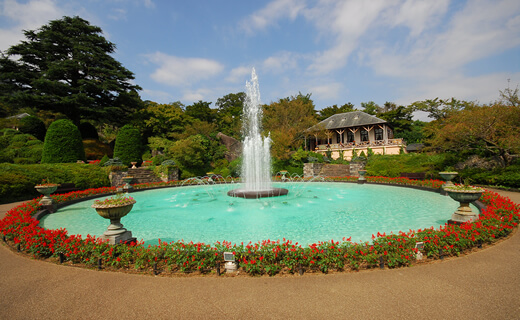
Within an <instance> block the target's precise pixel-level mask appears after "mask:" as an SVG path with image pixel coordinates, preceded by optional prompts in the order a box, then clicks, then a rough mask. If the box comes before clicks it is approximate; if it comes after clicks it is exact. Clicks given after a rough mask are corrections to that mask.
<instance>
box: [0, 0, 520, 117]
mask: <svg viewBox="0 0 520 320" xmlns="http://www.w3.org/2000/svg"><path fill="white" fill-rule="evenodd" d="M64 15H68V16H73V15H79V16H80V17H82V18H84V19H86V20H88V21H90V23H91V24H93V25H97V26H99V27H101V28H102V29H103V31H104V36H105V37H106V38H107V39H108V40H110V41H111V42H113V43H115V44H116V45H117V52H116V53H115V54H114V57H115V58H116V59H117V60H119V61H120V62H121V63H123V65H124V66H125V67H126V68H128V69H129V70H131V71H132V72H134V74H135V83H136V84H138V85H140V86H141V87H142V88H143V90H142V91H141V92H140V94H141V97H142V98H143V99H145V100H152V101H156V102H159V103H168V102H173V101H181V102H182V103H184V104H185V105H189V104H192V103H193V102H195V101H198V100H203V101H209V102H213V106H214V103H215V102H216V100H217V99H218V98H220V97H222V96H224V95H226V94H228V93H236V92H240V91H245V82H246V80H249V78H250V74H251V69H252V68H253V67H255V69H256V72H257V74H258V77H259V82H260V91H261V95H262V102H263V103H270V102H271V101H276V100H278V99H280V98H283V97H288V96H292V95H297V94H298V92H302V93H303V94H307V93H312V99H313V100H314V102H315V105H316V109H318V110H319V109H322V108H324V107H327V106H331V105H333V104H337V105H342V104H344V103H347V102H352V103H353V104H354V105H356V106H357V107H359V106H360V103H361V102H367V101H370V100H372V101H375V102H376V103H378V104H383V103H384V102H385V101H391V102H395V103H398V104H403V105H407V104H410V103H412V102H414V101H417V100H424V99H433V98H436V97H439V98H451V97H455V98H457V99H463V100H470V101H478V102H480V103H489V102H492V101H495V100H497V99H498V98H499V90H503V89H504V88H506V87H507V86H508V79H509V86H510V87H512V88H515V87H516V86H517V85H519V83H520V1H518V0H503V1H502V0H473V1H448V0H435V1H428V0H370V1H363V0H355V1H349V0H344V1H335V0H314V1H306V0H273V1H238V0H229V1H214V0H205V1H202V0H201V1H159V0H72V1H71V0H68V1H61V0H42V1H36V0H32V1H31V0H30V1H20V0H0V50H5V49H7V48H8V47H9V46H11V45H13V44H16V43H18V42H19V41H21V40H22V39H23V34H22V32H21V30H22V29H36V28H38V27H40V26H41V25H43V24H46V23H47V22H48V21H49V20H53V19H59V18H61V17H62V16H64Z"/></svg>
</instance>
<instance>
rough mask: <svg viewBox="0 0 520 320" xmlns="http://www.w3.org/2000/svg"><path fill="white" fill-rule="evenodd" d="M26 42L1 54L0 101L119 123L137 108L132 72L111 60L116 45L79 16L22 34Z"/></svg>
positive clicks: (81, 117)
mask: <svg viewBox="0 0 520 320" xmlns="http://www.w3.org/2000/svg"><path fill="white" fill-rule="evenodd" d="M24 34H25V37H26V38H27V39H26V40H24V41H22V42H21V43H19V44H17V45H14V46H12V47H10V48H9V49H8V50H7V52H6V55H5V54H1V55H0V102H4V103H5V104H8V105H10V106H12V107H15V108H17V109H18V108H23V107H33V108H38V109H42V110H50V111H53V112H60V113H62V114H65V115H66V116H67V117H69V118H70V119H71V120H73V122H74V123H75V124H76V125H78V126H79V124H80V120H81V119H89V120H97V121H102V122H111V123H113V124H121V123H124V122H125V121H126V120H127V117H128V116H130V115H131V113H133V110H135V109H136V108H138V107H139V104H140V99H139V96H138V95H137V90H140V88H139V86H136V85H133V84H131V83H130V80H132V79H134V76H133V73H132V72H130V71H129V70H127V69H126V68H124V67H123V66H122V65H121V63H119V62H118V61H116V60H115V59H114V58H113V57H111V56H110V54H111V53H113V52H114V50H115V45H114V44H113V43H111V42H109V41H107V40H106V39H105V38H104V37H103V36H102V30H101V28H99V27H96V26H92V25H90V23H89V22H88V21H86V20H83V19H81V18H80V17H77V16H76V17H63V19H61V20H53V21H50V22H49V24H47V25H44V26H42V27H41V28H40V29H38V30H29V31H24Z"/></svg>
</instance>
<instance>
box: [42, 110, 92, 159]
mask: <svg viewBox="0 0 520 320" xmlns="http://www.w3.org/2000/svg"><path fill="white" fill-rule="evenodd" d="M78 160H82V161H85V160H86V159H85V149H84V148H83V141H82V140H81V133H80V132H79V129H78V127H76V125H74V123H72V121H70V120H68V119H60V120H56V121H54V122H53V123H51V125H50V126H49V129H47V134H46V135H45V141H44V144H43V153H42V163H73V162H77V161H78Z"/></svg>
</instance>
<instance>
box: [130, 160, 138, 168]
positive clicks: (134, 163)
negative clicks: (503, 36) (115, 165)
mask: <svg viewBox="0 0 520 320" xmlns="http://www.w3.org/2000/svg"><path fill="white" fill-rule="evenodd" d="M130 164H131V165H132V169H137V167H136V166H135V165H136V164H137V162H136V161H132V162H130Z"/></svg>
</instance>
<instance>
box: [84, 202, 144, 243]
mask: <svg viewBox="0 0 520 320" xmlns="http://www.w3.org/2000/svg"><path fill="white" fill-rule="evenodd" d="M135 202H136V201H135V200H134V199H133V198H131V197H124V196H123V197H122V196H119V197H115V198H108V199H105V200H102V201H100V200H97V201H95V202H94V204H93V205H92V208H94V209H96V212H97V213H98V214H99V215H100V216H101V217H103V218H105V219H110V225H109V226H108V228H107V230H106V231H105V232H104V233H103V235H102V236H101V237H100V238H101V239H108V243H110V244H119V243H121V242H123V243H127V242H132V241H135V238H133V237H132V232H131V231H128V230H127V229H125V228H124V227H123V224H122V223H121V218H122V217H124V216H126V215H127V214H128V213H129V212H130V211H131V210H132V208H133V206H134V204H135Z"/></svg>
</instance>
